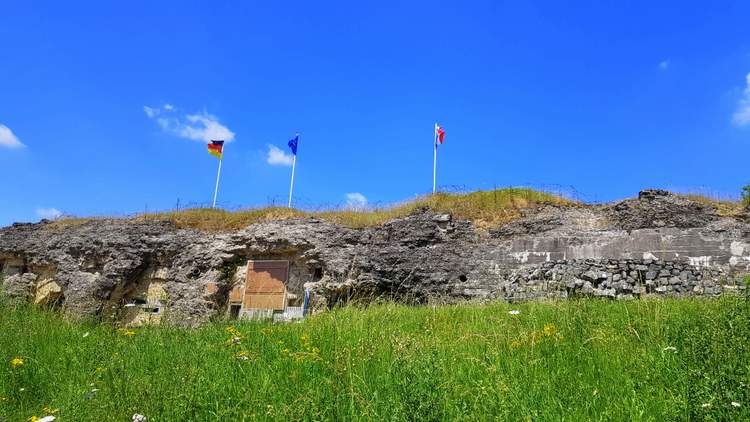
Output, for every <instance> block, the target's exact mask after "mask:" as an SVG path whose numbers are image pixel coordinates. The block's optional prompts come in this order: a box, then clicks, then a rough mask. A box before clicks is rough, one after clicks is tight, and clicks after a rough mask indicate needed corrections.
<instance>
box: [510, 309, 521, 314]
mask: <svg viewBox="0 0 750 422" xmlns="http://www.w3.org/2000/svg"><path fill="white" fill-rule="evenodd" d="M508 313H509V314H511V315H518V314H520V313H521V311H519V310H518V309H514V310H512V311H508Z"/></svg>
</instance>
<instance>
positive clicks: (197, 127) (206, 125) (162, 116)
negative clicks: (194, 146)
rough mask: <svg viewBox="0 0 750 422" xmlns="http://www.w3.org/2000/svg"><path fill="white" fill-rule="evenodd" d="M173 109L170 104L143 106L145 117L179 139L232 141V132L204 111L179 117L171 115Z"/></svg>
mask: <svg viewBox="0 0 750 422" xmlns="http://www.w3.org/2000/svg"><path fill="white" fill-rule="evenodd" d="M174 109H175V108H174V106H173V105H171V104H164V105H163V106H162V107H149V106H143V111H144V112H145V113H146V116H148V118H149V119H151V120H154V121H155V122H156V124H158V125H159V127H160V128H161V129H162V130H163V131H165V132H170V133H173V134H175V135H177V136H179V137H181V138H186V139H192V140H194V141H201V142H208V141H212V140H223V141H226V142H231V141H232V140H234V132H232V131H231V130H229V128H227V127H226V126H224V125H222V124H221V123H220V122H219V118H218V117H216V116H214V115H211V114H208V113H207V112H205V111H204V112H201V113H196V114H188V115H186V116H184V117H180V116H175V115H174V113H172V112H173V111H174Z"/></svg>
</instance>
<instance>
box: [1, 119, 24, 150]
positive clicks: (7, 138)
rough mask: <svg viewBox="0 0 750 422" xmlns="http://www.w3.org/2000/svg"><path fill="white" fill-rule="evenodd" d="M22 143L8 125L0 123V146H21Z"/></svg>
mask: <svg viewBox="0 0 750 422" xmlns="http://www.w3.org/2000/svg"><path fill="white" fill-rule="evenodd" d="M23 146H24V145H23V144H22V143H21V141H19V140H18V137H16V135H14V134H13V131H12V130H10V128H9V127H8V126H5V125H4V124H0V147H6V148H21V147H23Z"/></svg>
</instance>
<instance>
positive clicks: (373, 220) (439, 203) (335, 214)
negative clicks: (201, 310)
mask: <svg viewBox="0 0 750 422" xmlns="http://www.w3.org/2000/svg"><path fill="white" fill-rule="evenodd" d="M544 204H554V205H576V204H577V203H575V202H573V201H570V200H568V199H565V198H562V197H560V196H557V195H553V194H550V193H545V192H540V191H535V190H532V189H526V188H507V189H498V190H492V191H478V192H472V193H467V194H451V193H437V194H434V195H428V196H423V197H419V198H417V199H415V200H412V201H407V202H403V203H400V204H395V205H392V206H387V207H382V208H375V209H367V210H328V211H303V210H298V209H289V208H281V207H267V208H251V209H244V210H238V211H226V210H222V209H219V208H191V209H185V210H180V211H167V212H158V213H145V214H141V215H139V216H137V217H136V218H137V219H146V220H169V221H172V222H174V223H175V224H176V225H177V226H178V227H181V228H193V229H200V230H207V231H228V230H237V229H241V228H243V227H246V226H248V225H250V224H252V223H257V222H263V221H274V220H284V219H290V218H299V217H318V218H322V219H325V220H328V221H331V222H334V223H337V224H341V225H344V226H349V227H367V226H375V225H379V224H383V223H385V222H387V221H388V220H392V219H394V218H398V217H404V216H406V215H409V214H411V213H412V212H414V211H415V210H416V209H418V208H422V207H429V208H431V209H433V210H435V211H437V212H447V213H451V214H453V215H455V216H456V217H458V218H463V219H468V220H472V221H474V222H475V224H477V225H478V226H479V227H495V226H498V225H500V224H502V223H505V222H508V221H511V220H514V219H516V218H518V217H520V216H521V210H522V209H524V208H531V207H536V206H540V205H544ZM91 220H92V219H90V218H64V219H61V220H58V221H55V222H53V224H52V227H53V228H64V227H67V226H71V225H76V224H82V223H86V222H88V221H91Z"/></svg>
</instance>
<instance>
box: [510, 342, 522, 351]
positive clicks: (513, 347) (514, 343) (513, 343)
mask: <svg viewBox="0 0 750 422" xmlns="http://www.w3.org/2000/svg"><path fill="white" fill-rule="evenodd" d="M521 345H522V344H521V342H520V341H518V340H513V341H512V342H511V343H510V347H511V348H512V349H518V348H519V347H521Z"/></svg>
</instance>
